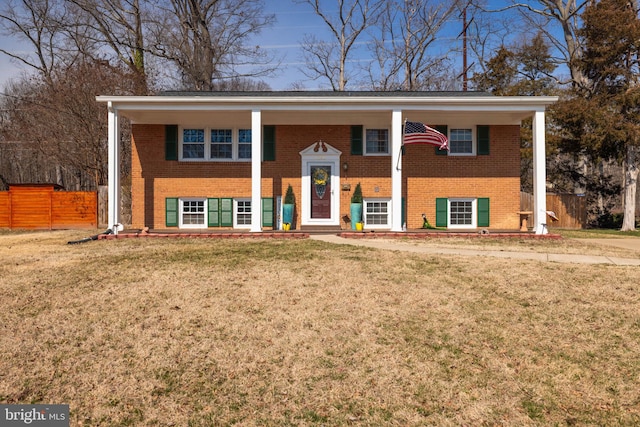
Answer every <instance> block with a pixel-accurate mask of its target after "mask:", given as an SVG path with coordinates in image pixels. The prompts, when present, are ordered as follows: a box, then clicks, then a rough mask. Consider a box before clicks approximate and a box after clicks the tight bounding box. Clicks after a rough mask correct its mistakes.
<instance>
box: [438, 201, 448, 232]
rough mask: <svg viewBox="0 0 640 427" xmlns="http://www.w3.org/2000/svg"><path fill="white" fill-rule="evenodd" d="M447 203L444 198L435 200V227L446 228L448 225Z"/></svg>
mask: <svg viewBox="0 0 640 427" xmlns="http://www.w3.org/2000/svg"><path fill="white" fill-rule="evenodd" d="M448 204H449V201H448V199H446V198H437V199H436V227H446V226H447V224H448V215H449V214H448V212H447V211H448V208H447V206H448Z"/></svg>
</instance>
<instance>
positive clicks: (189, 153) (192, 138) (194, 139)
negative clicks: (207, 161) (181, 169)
mask: <svg viewBox="0 0 640 427" xmlns="http://www.w3.org/2000/svg"><path fill="white" fill-rule="evenodd" d="M204 132H205V130H204V129H183V131H182V158H183V159H189V160H191V159H204V152H205V145H204Z"/></svg>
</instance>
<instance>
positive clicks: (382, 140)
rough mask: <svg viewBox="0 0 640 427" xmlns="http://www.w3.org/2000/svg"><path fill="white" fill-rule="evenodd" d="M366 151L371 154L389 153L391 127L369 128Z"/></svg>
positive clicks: (366, 136) (366, 134)
mask: <svg viewBox="0 0 640 427" xmlns="http://www.w3.org/2000/svg"><path fill="white" fill-rule="evenodd" d="M365 138H366V140H365V144H364V146H365V153H366V154H369V155H386V154H389V129H367V131H366V132H365Z"/></svg>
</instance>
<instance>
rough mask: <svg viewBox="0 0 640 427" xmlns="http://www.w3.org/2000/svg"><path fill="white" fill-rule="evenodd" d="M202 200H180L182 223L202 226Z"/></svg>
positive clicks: (203, 217) (203, 218) (203, 216)
mask: <svg viewBox="0 0 640 427" xmlns="http://www.w3.org/2000/svg"><path fill="white" fill-rule="evenodd" d="M204 220H205V215H204V200H184V201H183V202H182V224H183V225H202V226H204Z"/></svg>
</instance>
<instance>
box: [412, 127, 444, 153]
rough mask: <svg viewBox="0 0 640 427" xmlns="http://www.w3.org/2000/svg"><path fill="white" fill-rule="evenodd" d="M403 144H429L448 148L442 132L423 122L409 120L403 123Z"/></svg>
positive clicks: (442, 148)
mask: <svg viewBox="0 0 640 427" xmlns="http://www.w3.org/2000/svg"><path fill="white" fill-rule="evenodd" d="M403 144H405V145H406V144H431V145H436V146H438V147H440V149H441V150H448V149H449V140H448V139H447V137H446V136H445V135H444V134H442V133H440V132H438V131H437V130H435V129H433V128H430V127H429V126H427V125H425V124H422V123H418V122H410V121H406V122H405V123H404V141H403Z"/></svg>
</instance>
